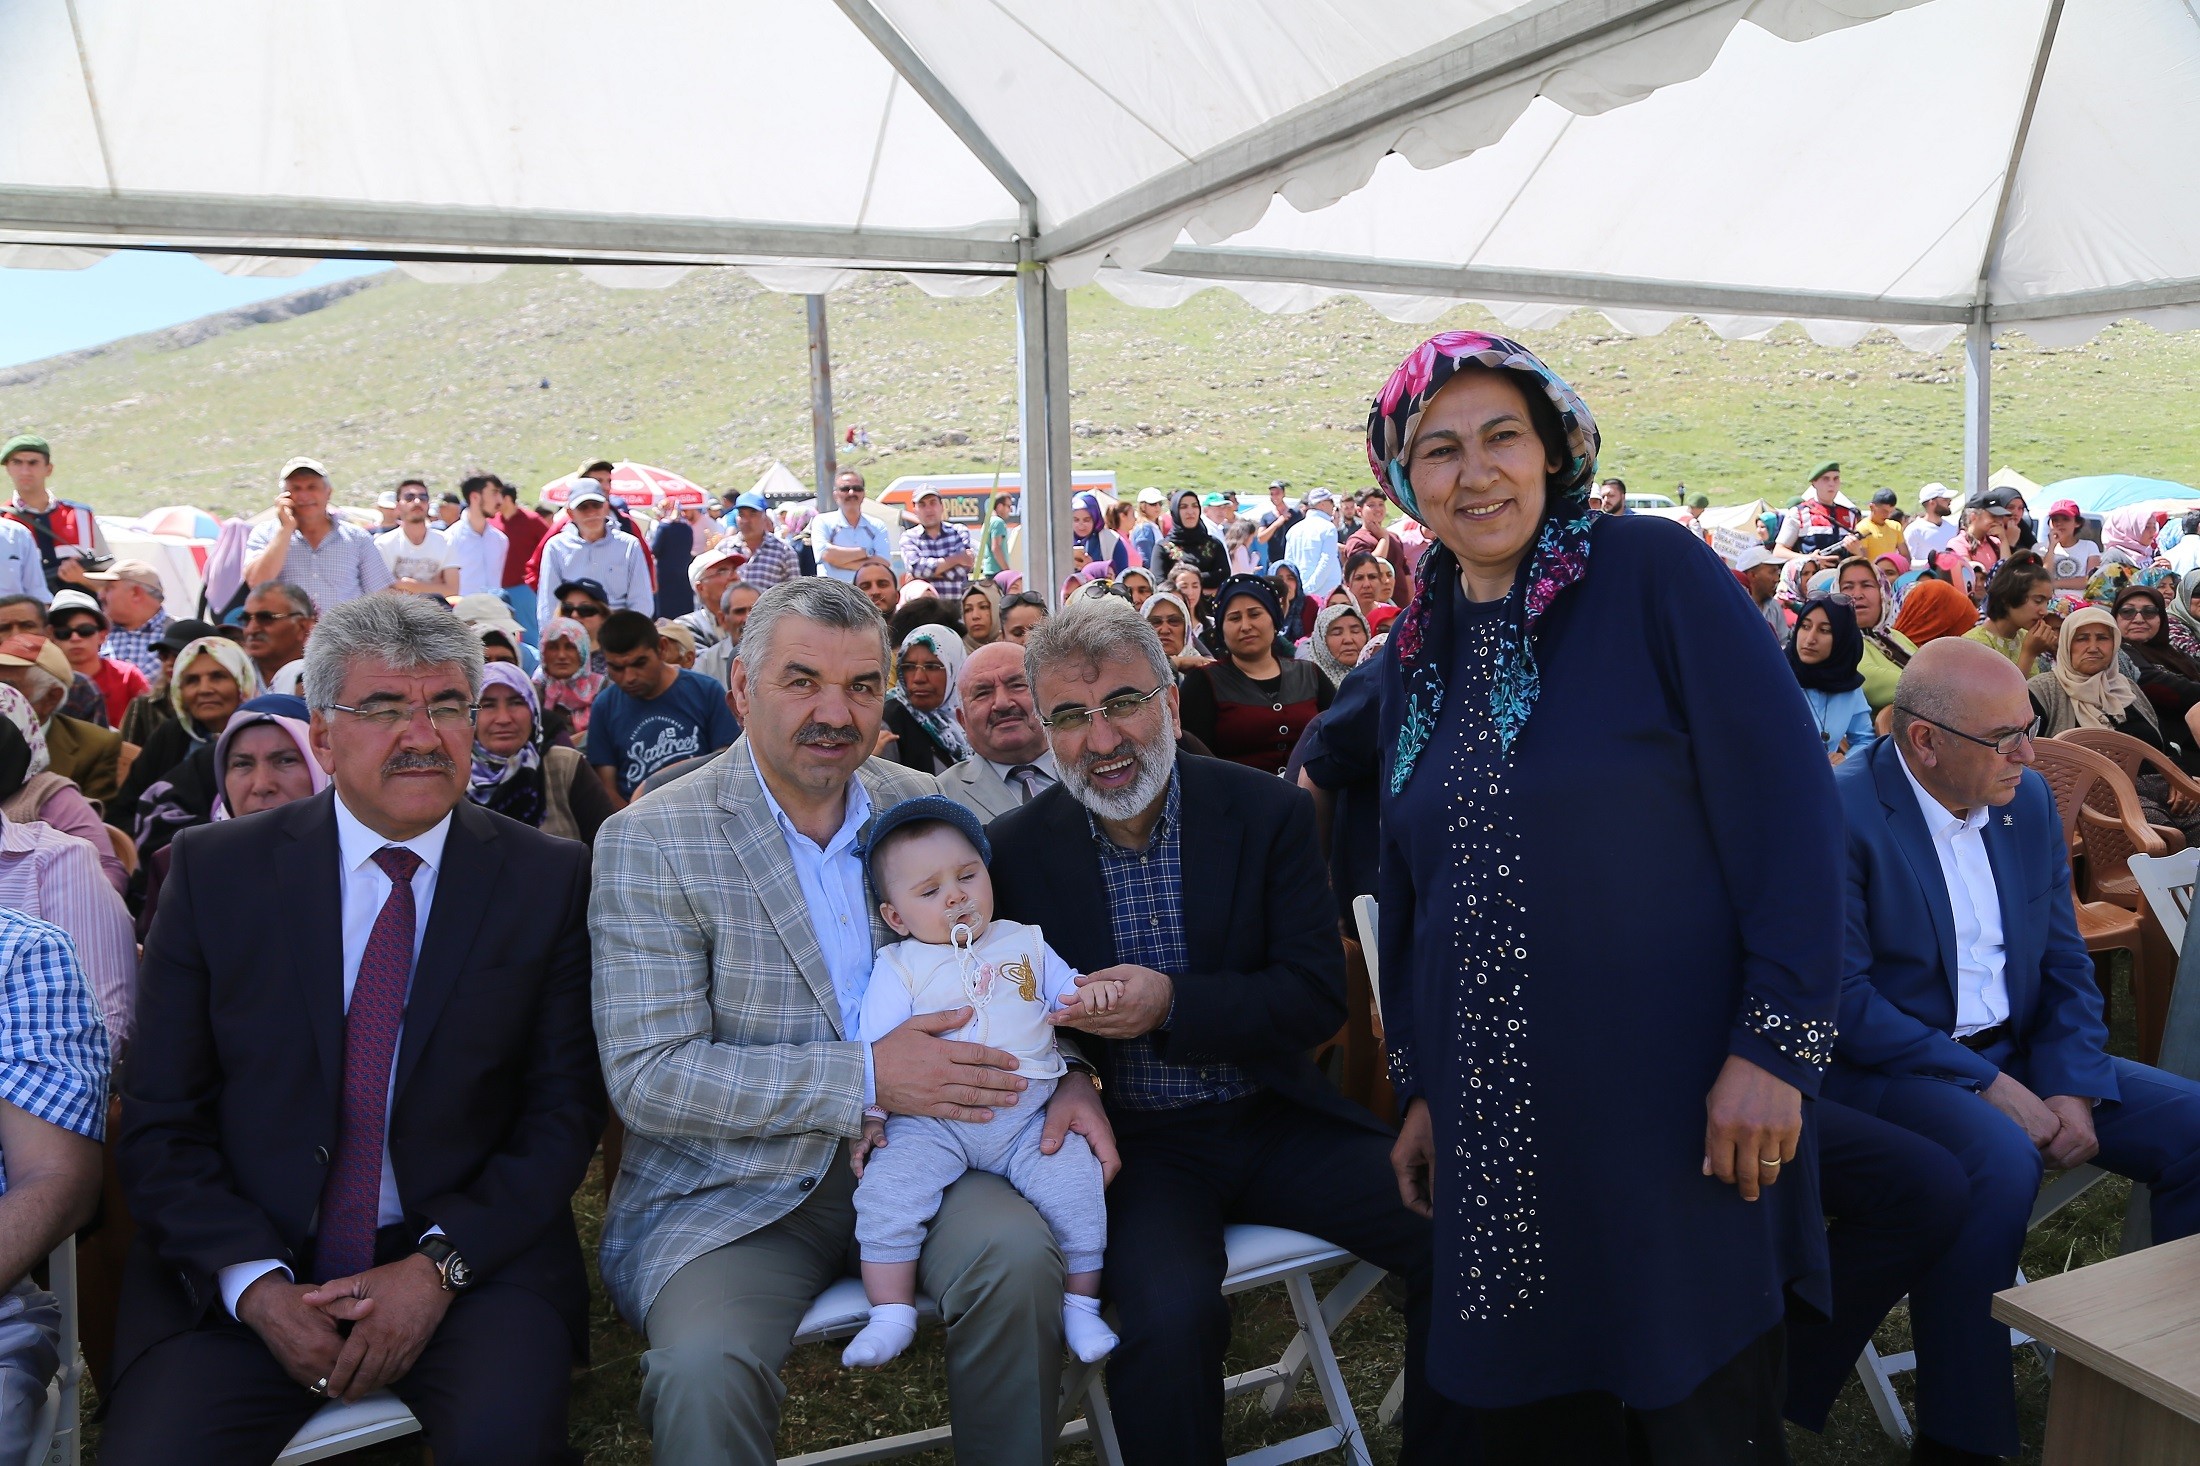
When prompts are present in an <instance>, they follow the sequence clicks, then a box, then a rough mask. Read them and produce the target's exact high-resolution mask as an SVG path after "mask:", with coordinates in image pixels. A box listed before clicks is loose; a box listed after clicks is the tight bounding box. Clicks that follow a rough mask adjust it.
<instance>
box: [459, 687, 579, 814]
mask: <svg viewBox="0 0 2200 1466" xmlns="http://www.w3.org/2000/svg"><path fill="white" fill-rule="evenodd" d="M479 701H480V708H479V710H478V711H477V713H476V714H475V717H474V761H473V769H472V772H471V775H470V777H469V778H468V780H467V784H466V797H467V798H468V799H471V800H472V801H473V802H474V803H476V804H478V805H480V806H481V807H482V808H483V809H486V810H488V811H490V812H491V813H493V814H501V815H503V816H504V817H505V818H506V819H514V820H518V821H519V822H520V823H521V824H523V825H533V826H534V827H535V828H536V829H538V830H540V831H542V832H543V833H544V834H546V835H557V836H559V837H560V838H562V839H566V840H578V841H580V842H581V843H582V844H584V845H593V844H595V843H596V831H597V830H598V829H600V828H601V827H602V825H603V822H604V821H605V820H607V819H609V818H611V816H612V814H613V813H614V809H613V806H612V803H611V796H610V794H609V793H608V792H606V790H605V789H604V786H603V781H602V780H601V779H598V778H597V777H596V776H595V774H594V773H593V772H592V771H591V770H590V769H589V767H588V764H587V761H586V760H584V759H583V758H582V757H581V756H580V755H579V754H578V753H576V752H574V751H573V750H572V749H570V748H562V747H558V746H556V745H545V744H544V743H543V741H542V735H541V732H540V731H539V725H540V723H541V721H542V720H541V716H540V712H541V706H540V704H539V703H538V702H537V701H536V697H535V684H534V683H532V682H530V681H529V680H528V679H527V674H526V673H524V672H522V671H520V669H519V668H517V667H515V666H513V665H512V664H511V663H509V662H491V663H489V664H488V665H487V666H485V667H483V668H482V673H481V697H480V699H479Z"/></svg>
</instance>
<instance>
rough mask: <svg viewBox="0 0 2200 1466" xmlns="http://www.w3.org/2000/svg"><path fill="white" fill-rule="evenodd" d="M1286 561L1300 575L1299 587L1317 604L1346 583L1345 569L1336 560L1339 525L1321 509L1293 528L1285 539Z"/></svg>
mask: <svg viewBox="0 0 2200 1466" xmlns="http://www.w3.org/2000/svg"><path fill="white" fill-rule="evenodd" d="M1283 558H1284V559H1285V560H1287V561H1289V562H1290V564H1291V568H1292V569H1293V570H1296V571H1297V572H1298V573H1299V584H1300V585H1301V586H1303V587H1305V589H1306V593H1307V594H1308V595H1309V596H1312V597H1313V598H1314V600H1315V602H1316V603H1319V602H1320V601H1322V600H1323V599H1324V598H1325V597H1327V596H1328V594H1329V593H1330V592H1331V591H1333V590H1335V589H1336V588H1337V587H1338V586H1340V585H1342V584H1344V567H1343V566H1342V565H1340V564H1339V563H1338V561H1337V522H1336V521H1335V520H1333V519H1331V518H1330V517H1329V516H1328V514H1326V513H1325V512H1323V511H1322V510H1320V509H1309V510H1307V511H1306V517H1305V518H1303V519H1301V520H1300V521H1299V522H1298V523H1297V524H1294V525H1292V526H1291V533H1289V534H1287V535H1285V536H1284V539H1283Z"/></svg>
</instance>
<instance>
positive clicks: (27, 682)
mask: <svg viewBox="0 0 2200 1466" xmlns="http://www.w3.org/2000/svg"><path fill="white" fill-rule="evenodd" d="M17 690H18V691H20V692H21V693H22V694H23V696H25V697H26V698H28V699H30V704H31V711H33V712H36V711H37V710H38V705H39V704H40V703H42V702H44V701H45V700H46V699H47V698H49V697H50V698H52V699H53V700H54V709H53V711H52V712H50V713H48V714H47V715H46V721H47V722H49V723H50V722H52V721H53V720H54V719H55V718H56V717H58V716H59V715H60V712H61V704H62V703H64V702H67V701H68V699H69V685H68V684H67V683H66V682H63V681H62V680H61V679H60V678H59V677H56V676H54V674H53V673H51V672H49V671H47V670H46V669H45V668H44V667H25V668H24V669H23V686H22V687H21V688H19V689H17Z"/></svg>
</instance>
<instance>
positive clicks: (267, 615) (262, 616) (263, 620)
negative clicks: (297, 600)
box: [237, 611, 305, 626]
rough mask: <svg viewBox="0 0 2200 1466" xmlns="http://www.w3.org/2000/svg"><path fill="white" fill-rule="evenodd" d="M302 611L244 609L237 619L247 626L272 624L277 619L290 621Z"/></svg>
mask: <svg viewBox="0 0 2200 1466" xmlns="http://www.w3.org/2000/svg"><path fill="white" fill-rule="evenodd" d="M304 614H305V613H304V612H303V611H246V612H244V613H243V614H242V615H240V616H238V618H237V619H238V620H239V621H242V622H243V623H244V624H245V625H247V626H273V625H274V624H275V623H276V622H278V621H291V620H295V619H296V618H298V617H300V616H303V615H304Z"/></svg>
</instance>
